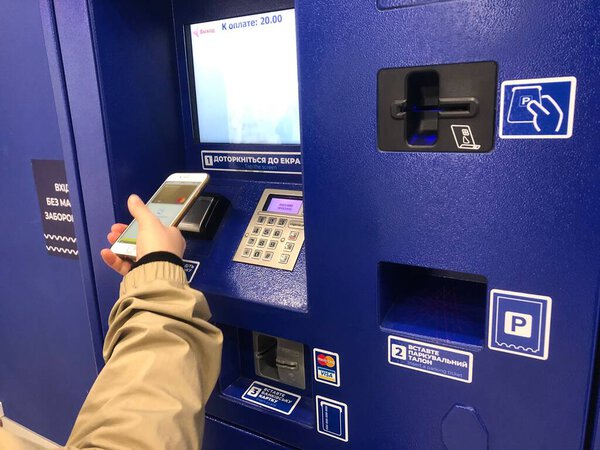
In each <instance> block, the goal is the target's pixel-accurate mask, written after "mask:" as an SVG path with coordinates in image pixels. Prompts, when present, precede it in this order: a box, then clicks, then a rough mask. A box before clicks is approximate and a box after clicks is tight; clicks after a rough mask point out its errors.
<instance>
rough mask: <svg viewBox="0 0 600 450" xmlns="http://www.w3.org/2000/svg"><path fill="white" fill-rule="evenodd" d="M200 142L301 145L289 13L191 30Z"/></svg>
mask: <svg viewBox="0 0 600 450" xmlns="http://www.w3.org/2000/svg"><path fill="white" fill-rule="evenodd" d="M190 39H191V51H192V61H193V75H194V88H195V93H196V95H195V97H196V98H195V100H196V113H197V119H198V122H197V125H198V133H199V137H200V142H202V143H226V144H300V115H299V104H298V73H297V72H298V69H297V62H296V23H295V15H294V10H293V9H287V10H282V11H275V12H270V13H264V14H255V15H250V16H243V17H236V18H231V19H224V20H217V21H213V22H203V23H196V24H192V25H190Z"/></svg>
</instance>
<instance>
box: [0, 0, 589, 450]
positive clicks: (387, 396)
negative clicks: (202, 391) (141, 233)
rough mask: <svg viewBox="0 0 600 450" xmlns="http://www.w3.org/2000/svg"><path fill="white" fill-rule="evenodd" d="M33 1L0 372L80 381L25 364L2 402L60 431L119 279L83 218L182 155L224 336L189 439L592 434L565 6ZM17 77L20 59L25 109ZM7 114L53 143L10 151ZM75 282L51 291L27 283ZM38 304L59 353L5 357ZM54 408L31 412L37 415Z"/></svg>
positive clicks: (580, 196)
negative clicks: (192, 178)
mask: <svg viewBox="0 0 600 450" xmlns="http://www.w3.org/2000/svg"><path fill="white" fill-rule="evenodd" d="M41 4H42V6H43V7H42V8H41V10H40V11H41V13H40V16H36V15H35V14H37V12H36V13H35V14H33V13H32V12H31V11H29V12H28V15H22V16H19V17H21V19H19V20H22V21H24V23H25V24H29V27H28V29H32V30H33V29H36V28H35V26H33V25H32V24H37V25H36V26H37V30H38V31H39V33H38V41H35V42H34V40H31V41H27V43H28V45H29V47H27V48H30V51H28V52H29V53H28V52H23V50H24V49H25V48H26V47H25V42H21V43H18V44H11V45H12V47H11V46H10V45H9V46H6V51H7V52H9V53H10V52H13V53H10V54H11V55H12V56H13V57H12V59H10V61H11V62H10V67H12V68H13V69H11V70H14V73H18V74H20V76H19V77H18V80H17V78H14V77H13V78H10V77H8V78H7V77H4V78H2V77H1V76H0V89H2V90H3V91H4V92H8V93H10V94H11V95H15V96H16V95H17V93H19V92H21V94H22V95H21V96H20V97H18V98H17V97H15V98H14V100H15V101H14V102H13V103H15V104H21V106H18V107H15V111H17V112H18V111H21V112H23V114H21V115H19V114H11V115H10V117H8V116H7V117H6V119H7V120H9V119H10V121H9V122H10V123H11V124H12V125H11V126H12V129H13V130H14V132H13V133H12V134H10V136H18V137H19V139H21V141H20V144H19V145H20V147H18V148H20V149H21V150H22V151H21V150H20V151H19V152H16V151H13V150H14V149H15V148H17V146H15V144H14V142H12V141H10V142H8V141H7V142H6V143H5V145H4V147H3V148H7V149H9V150H8V151H9V154H10V155H11V156H10V158H9V160H8V166H7V167H9V168H10V170H9V172H8V173H7V177H6V178H7V179H11V180H12V181H13V183H12V184H11V183H8V185H9V186H15V189H17V187H19V189H17V191H18V192H17V191H15V192H13V194H15V195H9V196H8V197H9V198H16V197H18V195H17V193H22V195H23V196H26V197H27V199H28V200H27V201H28V203H27V204H28V205H29V206H28V207H26V208H25V207H24V208H23V211H22V212H23V214H24V215H23V217H29V219H28V220H27V221H25V222H26V223H27V224H34V225H35V226H34V225H28V226H27V227H24V232H27V233H29V234H30V235H31V236H29V234H28V235H27V236H29V237H28V238H27V239H26V240H25V244H22V245H25V246H26V248H27V254H28V255H31V258H33V259H35V261H36V264H37V265H38V266H39V267H40V268H41V269H40V270H39V273H38V275H39V276H37V277H34V282H31V283H29V284H27V289H29V288H31V289H30V290H27V291H26V295H25V294H21V293H20V292H19V291H18V290H17V289H12V288H11V289H12V290H11V289H9V291H10V296H11V298H18V299H20V301H15V302H13V303H10V304H8V306H7V308H9V309H10V312H11V317H15V318H17V319H18V320H17V319H15V320H14V321H13V322H11V323H10V324H8V322H7V324H8V325H10V326H6V325H7V324H5V326H3V327H0V329H1V330H9V329H10V330H12V331H11V333H17V334H18V333H21V334H18V335H19V336H22V339H20V340H16V342H17V344H15V345H16V346H15V351H14V352H11V353H10V354H7V356H6V360H7V361H10V363H11V367H29V369H28V371H26V372H25V373H26V374H30V375H31V374H32V373H35V372H36V371H38V372H39V371H40V370H41V369H40V368H41V367H42V368H43V367H46V368H50V369H51V370H50V371H48V372H46V373H49V374H51V376H49V377H48V379H49V380H59V379H66V378H62V377H63V376H64V375H65V373H64V372H65V371H66V367H68V368H69V374H71V375H72V374H73V373H74V369H73V368H74V367H80V370H81V371H82V372H81V378H78V379H79V380H80V382H79V383H76V387H75V388H74V391H73V392H70V391H69V390H68V389H67V385H65V384H64V383H62V384H61V383H57V382H55V383H51V385H52V386H57V389H56V391H53V390H51V389H44V390H43V391H44V395H41V396H40V395H36V396H27V395H24V393H26V392H30V391H28V388H27V386H28V385H29V386H31V385H32V383H33V382H32V378H31V376H23V377H16V376H14V374H12V372H10V371H8V370H0V381H1V383H0V401H2V402H3V406H4V407H5V410H6V411H7V413H8V414H9V415H10V412H11V410H13V411H18V418H19V419H20V420H21V421H22V422H24V423H25V424H26V425H30V426H32V427H33V428H37V429H39V430H40V431H42V432H46V431H47V430H56V431H55V432H54V434H52V437H53V438H54V439H56V440H58V441H61V442H64V440H65V439H66V436H67V431H68V429H69V426H70V424H71V423H72V420H73V419H74V417H75V414H76V410H77V407H78V405H79V404H80V401H82V399H83V397H84V395H83V394H84V393H85V392H86V389H87V387H86V386H88V385H89V384H91V382H92V380H93V377H94V375H95V374H96V373H97V372H98V370H99V369H100V368H101V364H102V360H101V357H100V353H99V349H101V343H102V339H103V336H104V335H105V334H106V332H107V330H108V317H109V314H110V310H111V308H112V305H113V304H114V300H115V298H116V297H117V295H118V283H119V277H117V276H116V275H115V274H113V273H111V272H110V271H109V270H107V269H106V268H105V266H104V264H103V262H102V261H101V259H100V257H99V251H100V249H101V248H103V247H104V246H105V236H106V230H107V229H108V228H109V227H110V225H111V224H112V223H113V222H115V221H121V222H127V221H129V219H130V218H129V215H128V213H127V211H126V209H125V201H126V199H127V196H128V195H129V194H130V193H132V192H136V193H138V194H140V195H141V196H142V197H143V198H149V196H150V195H151V194H152V193H153V192H154V191H155V190H156V188H157V187H158V186H159V185H160V183H161V182H162V181H163V180H164V179H165V178H166V176H167V175H169V174H170V173H173V172H207V173H209V174H210V176H211V181H210V183H209V184H208V185H207V187H206V189H205V191H204V192H203V195H202V196H201V197H200V198H199V200H198V201H197V202H196V204H195V205H194V207H193V208H192V210H191V211H190V213H189V214H188V215H187V216H186V217H185V218H184V220H183V221H182V223H181V225H180V229H181V230H182V233H183V234H184V236H185V238H186V242H187V247H186V252H185V255H184V259H185V263H186V273H187V275H188V280H189V283H190V286H191V287H192V288H195V289H198V290H200V291H202V292H203V293H204V294H205V296H206V298H207V299H208V302H209V304H210V307H211V311H212V314H213V319H212V320H213V321H214V323H215V324H216V325H217V326H219V327H220V328H221V330H222V331H223V334H224V347H223V355H222V365H221V373H220V376H219V381H218V384H217V386H216V388H215V391H214V392H213V394H212V396H211V398H210V400H209V402H208V404H207V405H206V416H207V421H206V430H205V436H204V439H205V440H204V445H205V447H206V448H235V447H240V448H250V447H252V448H269V449H280V448H303V449H338V448H354V449H363V448H382V449H383V448H398V449H414V448H418V449H428V450H429V449H431V450H466V449H468V450H480V449H481V450H484V449H488V448H498V449H540V450H541V449H544V450H546V449H556V450H563V449H578V448H580V449H596V448H600V447H599V445H600V444H598V438H597V421H598V418H599V417H600V415H599V414H598V398H597V397H598V396H597V392H598V383H599V380H600V378H599V374H598V368H597V366H598V363H597V355H596V353H597V351H596V349H597V336H598V320H597V317H598V306H599V305H598V295H597V294H598V283H597V280H598V265H597V262H596V261H597V259H598V258H597V255H598V253H599V252H600V234H598V232H597V230H598V227H597V225H596V224H597V223H598V221H599V220H600V214H599V213H598V208H597V207H596V205H597V204H598V198H600V192H599V189H598V183H597V180H598V179H599V178H600V160H599V158H600V156H599V154H598V151H597V142H598V131H597V127H596V125H595V124H596V122H597V119H596V117H597V116H598V114H600V108H599V107H598V104H597V102H596V101H595V96H594V86H596V85H597V84H598V81H599V80H598V74H599V73H600V67H599V65H598V64H599V63H598V58H594V57H593V56H594V54H593V49H595V41H594V36H596V35H597V33H598V23H597V21H594V20H593V18H592V19H590V15H589V14H588V13H586V12H585V5H583V4H582V5H579V7H578V8H573V5H572V4H570V3H567V2H564V1H559V2H555V3H548V2H542V1H541V0H534V1H533V2H532V3H528V4H527V5H524V4H523V3H522V2H517V1H509V2H504V3H494V4H487V3H482V2H477V1H473V2H457V1H436V0H426V1H425V0H424V1H404V0H373V1H371V2H342V1H338V0H332V1H329V2H316V1H313V0H297V1H290V0H284V1H275V0H253V1H245V0H244V1H242V0H232V1H228V2H220V1H216V0H207V1H203V2H196V1H191V0H156V1H153V2H143V1H138V0H132V1H129V2H120V1H117V0H103V1H98V0H90V1H83V0H81V1H80V0H76V1H72V2H48V1H44V2H41ZM23 8H25V7H24V6H23ZM9 12H10V11H8V12H7V14H6V15H5V16H6V17H12V16H11V14H9ZM32 14H33V15H32ZM34 16H35V17H38V19H39V18H40V17H41V21H40V20H38V21H37V22H36V21H35V20H34V18H35V17H34ZM26 17H28V19H26ZM9 25H12V23H11V24H9ZM10 30H12V31H11V33H12V34H14V35H15V36H16V35H17V34H18V29H17V28H10ZM556 30H563V31H564V32H562V33H560V35H557V34H556ZM15 33H16V34H15ZM28 37H29V38H31V36H28ZM10 42H20V41H19V40H18V39H17V40H14V39H13V40H11V41H10ZM36 42H37V44H36ZM42 44H43V45H42ZM19 52H23V53H24V54H27V55H29V56H31V55H37V57H36V58H37V59H35V58H34V59H35V61H37V63H36V64H37V65H36V64H33V62H32V63H31V70H29V69H27V68H25V67H24V66H22V65H20V64H21V62H22V61H21V60H20V58H18V57H16V56H15V55H18V54H19ZM9 53H7V54H9ZM40 55H41V56H43V57H44V58H46V60H45V61H42V62H40ZM42 59H43V58H42ZM32 61H33V59H32ZM46 64H48V67H47V69H48V68H49V69H48V70H47V72H46V71H45V70H46V69H44V67H46ZM34 68H35V70H33V69H34ZM26 69H27V70H26ZM8 72H9V71H7V73H8ZM10 73H12V72H10ZM28 73H29V74H32V73H35V74H38V75H39V74H46V76H45V78H44V77H41V75H40V77H41V78H39V80H38V84H36V86H45V87H44V89H42V91H43V92H41V91H39V92H38V91H36V93H37V94H36V98H37V99H41V100H43V99H45V101H44V102H41V103H40V104H37V103H36V106H35V108H33V109H31V110H30V109H27V106H26V105H27V104H29V103H27V98H28V96H26V95H24V94H23V92H28V91H27V89H26V87H27V86H26V85H25V84H20V83H26V81H27V80H28V78H27V77H26V76H25V75H26V74H28ZM42 78H43V80H42ZM40 80H42V81H43V82H42V81H40ZM19 86H20V87H19ZM11 98H12V97H11ZM19 99H20V100H19ZM17 100H19V101H17ZM29 101H31V100H29ZM19 102H21V103H19ZM42 103H43V105H45V106H43V107H42V106H40V105H42ZM29 108H32V106H31V104H30V105H29ZM32 111H33V112H32ZM34 112H36V114H38V113H39V119H40V120H37V121H34V122H31V121H30V119H28V118H29V117H31V115H32V114H33V113H34ZM42 113H44V114H42ZM36 117H37V116H36ZM42 119H43V120H42ZM7 123H8V122H7ZM32 123H35V124H36V125H38V126H39V125H40V124H41V123H44V124H46V125H47V126H45V127H43V130H41V131H43V132H44V133H41V131H40V130H37V129H36V130H37V132H38V134H39V133H41V134H39V135H40V136H41V135H44V136H46V137H47V138H45V142H50V143H52V146H53V147H52V149H53V150H52V151H50V150H49V149H46V151H42V152H41V153H40V151H41V150H40V151H38V150H36V151H33V150H31V149H39V148H42V147H44V146H41V147H40V145H41V144H39V143H37V144H36V143H33V144H32V143H31V142H30V141H29V139H30V138H31V136H33V135H37V134H35V133H30V132H29V130H30V129H31V126H32ZM53 124H54V125H56V126H54V125H53ZM34 144H35V145H34ZM44 148H45V147H44ZM24 149H29V150H27V151H28V152H33V153H31V154H29V153H27V152H25V150H24ZM26 153H27V158H25V157H24V156H23V155H25V154H26ZM61 159H62V160H64V167H65V170H66V172H65V174H66V177H67V181H68V186H69V198H70V202H71V203H72V212H71V213H69V212H67V211H66V210H65V211H62V210H61V211H59V210H58V209H56V210H53V209H52V208H61V205H60V201H61V199H62V200H63V201H64V200H65V199H66V196H64V195H63V194H65V193H64V192H62V193H58V194H60V195H58V194H57V195H50V194H48V195H40V196H38V194H39V192H37V191H36V190H35V186H36V181H34V180H33V179H32V177H31V173H32V170H31V166H32V162H31V160H36V161H46V160H61ZM38 164H39V163H37V162H36V163H34V164H33V165H34V167H37V166H38ZM50 164H57V163H50ZM37 172H38V170H37V169H36V173H37ZM42 172H44V171H42ZM23 174H27V176H28V177H29V178H28V180H29V184H28V185H27V186H28V187H27V189H24V188H21V186H22V183H23V182H22V180H23V179H25V178H24V175H23ZM46 174H47V171H46ZM17 175H18V176H17ZM11 177H12V178H11ZM15 177H17V178H18V180H17V178H15ZM42 178H43V177H42ZM38 181H40V185H41V184H43V183H42V181H43V180H42V179H41V178H40V179H39V180H38ZM57 183H58V184H59V185H60V184H66V183H62V182H57ZM53 185H54V183H50V184H49V186H53ZM63 197H64V198H63ZM47 198H50V200H47ZM53 199H56V201H57V202H58V206H53V204H52V203H53V201H54V200H53ZM40 202H41V203H40ZM65 204H66V203H65ZM63 207H64V208H66V206H63ZM13 209H14V208H13ZM10 210H12V209H10ZM46 210H47V211H48V212H49V213H51V214H50V216H49V217H51V218H52V217H67V216H57V215H52V213H56V214H65V215H68V214H72V216H73V220H74V222H73V223H74V225H73V229H74V231H73V232H74V233H75V236H72V235H71V234H69V235H68V236H67V235H62V234H61V236H63V237H64V236H66V237H68V238H70V239H76V240H77V251H78V252H79V254H78V257H77V258H62V257H60V259H53V262H54V264H46V263H45V262H48V261H47V258H50V257H52V258H59V257H57V256H55V255H50V254H48V252H47V250H46V245H50V244H48V243H47V242H46V239H49V238H48V237H45V234H47V235H51V234H53V235H55V236H58V235H57V234H56V233H50V232H48V230H47V229H45V228H44V224H43V223H42V217H45V216H43V215H40V212H42V214H43V212H44V211H46ZM25 212H26V213H27V214H25ZM30 228H31V229H30ZM65 229H66V228H65ZM69 230H71V228H69ZM70 232H71V231H70ZM36 233H37V234H36ZM36 236H37V237H36ZM38 238H39V239H38ZM50 238H52V237H50ZM55 241H56V239H55ZM59 241H60V240H59ZM61 242H62V241H61ZM65 242H67V241H65ZM68 242H69V244H73V242H71V241H68ZM4 245H5V246H7V247H3V248H6V249H7V250H6V253H7V254H10V255H13V254H20V253H19V252H17V251H13V250H14V249H13V247H12V245H13V244H11V243H10V242H7V243H5V244H4ZM20 245H21V244H20ZM65 245H66V244H65ZM54 247H56V248H58V247H57V246H56V245H54ZM15 248H16V247H15ZM60 248H66V247H60ZM69 249H71V250H72V251H75V247H74V246H71V247H69ZM33 259H32V260H33ZM53 271H54V272H53ZM77 273H78V274H80V277H79V278H81V280H80V281H78V285H77V286H76V287H73V286H71V288H72V289H70V290H68V292H67V291H65V292H64V295H62V296H61V297H60V298H61V299H62V300H61V302H58V303H57V302H56V301H55V297H56V296H55V295H54V294H53V291H52V290H51V289H50V288H44V289H38V288H39V286H45V287H48V286H54V285H55V284H56V283H55V281H56V280H60V279H68V280H74V279H75V278H76V277H74V275H73V274H77ZM17 275H18V274H17ZM1 276H2V275H0V277H1ZM7 277H8V278H7ZM65 277H66V278H65ZM13 279H15V280H16V279H18V277H17V276H16V275H15V274H12V272H11V274H8V275H6V276H5V281H6V283H5V284H6V285H7V286H11V284H10V283H8V281H11V280H13ZM36 286H37V287H36ZM7 292H8V291H7ZM24 295H25V297H26V298H25V297H23V296H24ZM81 298H83V299H84V300H81ZM31 299H36V301H37V300H39V304H38V305H37V306H35V305H36V303H35V302H33V301H32V300H31ZM32 302H33V303H32ZM82 302H83V303H82ZM36 311H37V313H41V312H43V313H44V317H47V318H48V320H47V321H46V322H45V323H51V324H52V330H51V331H52V333H46V331H44V328H43V327H42V328H41V329H40V330H41V331H40V333H41V332H43V334H44V336H46V337H48V336H52V337H53V338H56V342H54V343H53V344H52V346H50V347H51V348H56V346H57V345H66V344H65V343H67V344H68V348H69V349H70V352H69V354H70V355H72V356H73V358H72V360H69V362H68V364H67V365H66V366H65V367H63V368H61V367H59V366H58V365H54V364H53V363H52V361H51V359H42V360H40V359H39V358H38V359H36V358H29V357H27V358H22V355H23V354H27V355H32V354H35V352H32V351H31V350H32V348H35V347H36V345H39V342H41V341H40V340H39V339H37V340H36V338H35V336H37V335H36V334H35V333H33V332H27V333H25V332H24V331H23V330H29V328H28V327H29V325H28V324H30V322H28V318H30V317H32V316H35V314H37V313H36ZM65 311H71V312H72V314H65ZM35 317H37V316H35ZM0 320H1V319H0ZM67 322H68V323H67ZM17 324H18V325H17ZM72 324H76V325H77V326H76V327H75V328H73V326H74V325H73V326H71V325H72ZM65 330H75V331H73V332H76V333H77V336H78V339H77V340H76V341H73V340H72V336H71V335H70V334H69V333H67V331H65ZM65 333H66V334H65ZM11 336H12V335H11ZM11 336H8V335H7V336H5V338H6V339H7V340H10V339H9V338H10V337H11ZM82 336H83V337H85V336H88V338H89V339H88V338H85V339H84V338H82ZM47 339H48V338H47ZM13 341H15V340H14V339H13ZM11 342H12V341H11ZM48 342H49V341H48ZM74 342H75V343H74ZM84 343H86V344H85V345H84ZM55 344H56V345H55ZM75 344H77V345H75ZM48 345H49V344H48ZM17 347H19V348H17ZM40 348H42V347H40ZM19 349H26V350H27V351H26V352H19V351H17V350H19ZM35 361H38V362H39V361H43V363H44V364H43V365H40V364H38V363H37V362H35ZM1 386H7V387H8V388H6V389H4V390H2V389H1ZM88 387H89V386H88ZM31 392H36V390H35V389H33V391H31ZM65 392H67V393H68V394H69V395H66V394H65ZM61 398H62V399H64V402H63V403H64V404H63V405H61V407H60V408H58V409H56V411H57V413H56V414H49V411H48V410H47V406H44V405H42V403H44V404H46V403H52V404H53V405H60V403H61V401H60V399H61ZM38 399H39V401H38ZM499 399H500V400H501V401H499ZM38 403H40V404H38ZM16 404H18V407H17V406H14V405H16ZM44 408H46V409H44ZM31 411H42V412H43V414H42V413H40V414H39V415H36V414H32V413H31ZM540 411H543V412H544V414H541V415H540Z"/></svg>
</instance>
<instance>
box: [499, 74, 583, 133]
mask: <svg viewBox="0 0 600 450" xmlns="http://www.w3.org/2000/svg"><path fill="white" fill-rule="evenodd" d="M576 87H577V79H576V78H575V77H558V78H536V79H531V80H509V81H504V82H503V83H502V87H501V89H500V137H501V138H504V139H567V138H570V137H571V136H572V135H573V120H574V117H575V91H576Z"/></svg>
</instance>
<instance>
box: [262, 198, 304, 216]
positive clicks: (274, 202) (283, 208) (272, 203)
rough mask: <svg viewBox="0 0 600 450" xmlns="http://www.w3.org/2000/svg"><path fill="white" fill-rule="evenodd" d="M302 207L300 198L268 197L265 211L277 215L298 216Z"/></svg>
mask: <svg viewBox="0 0 600 450" xmlns="http://www.w3.org/2000/svg"><path fill="white" fill-rule="evenodd" d="M301 207H302V199H301V198H290V197H275V196H271V197H269V200H268V201H267V206H266V207H265V211H267V212H272V213H278V214H298V213H299V212H300V208H301Z"/></svg>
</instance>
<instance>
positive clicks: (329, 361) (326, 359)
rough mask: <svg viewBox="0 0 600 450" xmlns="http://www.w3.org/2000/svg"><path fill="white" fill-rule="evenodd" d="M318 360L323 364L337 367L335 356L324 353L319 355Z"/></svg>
mask: <svg viewBox="0 0 600 450" xmlns="http://www.w3.org/2000/svg"><path fill="white" fill-rule="evenodd" d="M317 362H318V363H319V365H321V366H326V367H335V359H334V358H333V356H329V355H324V354H323V353H319V354H318V355H317Z"/></svg>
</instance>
